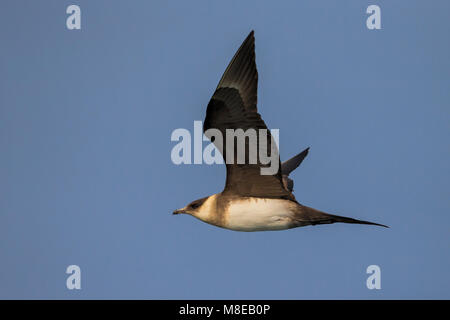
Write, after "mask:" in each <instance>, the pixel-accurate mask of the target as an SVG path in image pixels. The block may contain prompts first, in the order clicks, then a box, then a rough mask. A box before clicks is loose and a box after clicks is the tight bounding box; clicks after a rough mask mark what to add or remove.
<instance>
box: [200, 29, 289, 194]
mask: <svg viewBox="0 0 450 320" xmlns="http://www.w3.org/2000/svg"><path fill="white" fill-rule="evenodd" d="M257 86H258V72H257V70H256V63H255V37H254V32H253V31H252V32H250V34H249V35H248V37H247V38H246V39H245V41H244V42H243V43H242V45H241V47H240V48H239V50H238V51H237V52H236V54H235V55H234V57H233V59H232V60H231V62H230V64H229V65H228V67H227V69H226V70H225V73H224V74H223V76H222V79H221V80H220V82H219V85H218V86H217V88H216V91H215V92H214V95H213V96H212V98H211V100H210V101H209V104H208V108H207V110H206V118H205V121H204V125H203V131H204V132H205V134H206V135H207V136H208V132H206V130H208V129H211V128H214V129H218V130H220V132H221V133H222V137H223V148H220V147H221V146H220V144H217V143H216V142H217V141H214V140H215V139H214V138H213V137H212V136H208V138H210V139H211V140H212V142H213V143H214V144H215V146H216V147H217V148H218V149H219V150H221V152H222V156H223V157H224V160H225V158H226V157H225V156H224V155H226V154H227V144H226V138H225V137H226V135H225V134H226V132H225V130H226V129H243V130H244V131H246V130H247V129H250V128H253V129H255V130H256V132H257V139H258V144H257V145H258V147H259V141H260V139H266V141H267V143H266V146H267V150H268V152H267V150H265V152H266V153H265V154H267V155H270V150H271V144H272V143H273V144H275V142H274V141H273V138H272V136H271V135H270V131H269V130H267V126H266V124H265V123H264V121H263V120H262V118H261V116H260V114H259V113H258V112H257V107H256V100H257ZM258 129H266V130H267V133H268V134H267V136H266V135H261V137H260V136H259V131H258ZM268 137H269V138H268ZM248 144H249V141H248V139H246V146H245V154H246V161H245V164H237V163H236V160H237V156H236V140H235V144H234V145H235V148H234V149H235V150H234V155H235V156H234V162H233V163H234V164H226V168H227V178H226V183H225V189H224V191H223V193H228V194H235V195H238V196H246V197H264V198H283V199H291V200H295V198H294V196H293V195H292V193H291V192H289V190H287V189H286V188H285V187H284V185H283V182H282V175H281V170H280V167H281V165H280V161H279V159H280V158H279V155H278V148H277V147H276V144H275V145H274V148H273V149H272V152H276V158H277V159H278V171H277V172H276V173H275V174H274V175H261V168H262V167H269V166H270V164H269V165H263V164H262V163H261V162H260V159H259V157H258V159H257V163H256V164H249V163H248V159H249V145H248ZM258 147H257V148H258ZM258 152H259V150H258ZM274 157H275V155H274Z"/></svg>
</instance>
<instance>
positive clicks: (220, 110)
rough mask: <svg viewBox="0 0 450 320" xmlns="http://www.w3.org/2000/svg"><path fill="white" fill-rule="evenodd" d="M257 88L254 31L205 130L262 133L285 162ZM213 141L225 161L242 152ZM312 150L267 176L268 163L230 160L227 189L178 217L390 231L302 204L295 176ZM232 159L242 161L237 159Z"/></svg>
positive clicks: (262, 227)
mask: <svg viewBox="0 0 450 320" xmlns="http://www.w3.org/2000/svg"><path fill="white" fill-rule="evenodd" d="M257 85H258V72H257V70H256V62H255V37H254V32H253V31H251V32H250V34H249V35H248V36H247V38H246V39H245V41H244V42H243V43H242V45H241V46H240V48H239V49H238V51H237V52H236V54H235V55H234V57H233V59H232V60H231V62H230V64H229V65H228V67H227V69H226V70H225V72H224V74H223V76H222V78H221V80H220V82H219V85H218V86H217V88H216V90H215V92H214V94H213V96H212V98H211V100H210V101H209V104H208V107H207V110H206V118H205V121H204V123H203V132H204V133H205V135H206V136H208V132H210V130H209V129H216V130H219V132H220V133H221V134H223V136H225V135H226V131H227V130H228V129H234V130H238V129H242V130H248V129H254V130H255V131H256V130H257V131H258V132H259V134H258V136H257V139H258V141H257V142H258V144H257V145H258V146H257V147H258V148H266V150H264V151H266V154H271V156H274V155H275V156H276V159H277V160H278V164H279V155H278V149H277V147H276V145H275V143H274V141H273V137H272V136H271V135H270V131H267V126H266V124H265V123H264V121H263V120H262V118H261V116H260V114H259V113H258V111H257V107H256V100H257ZM260 129H266V131H265V132H266V136H264V135H262V133H261V130H260ZM263 132H264V131H263ZM267 136H268V138H267ZM208 138H210V140H211V141H212V142H213V143H214V145H215V146H216V147H217V148H218V149H219V150H220V152H221V153H222V156H223V158H224V160H226V156H225V155H226V154H227V153H228V152H229V151H230V149H231V148H233V149H235V150H233V151H236V145H235V144H234V143H233V146H232V145H231V143H228V141H227V142H226V143H224V142H223V141H221V142H220V143H219V140H218V139H215V137H214V136H211V135H210V136H208ZM263 139H266V143H265V144H262V143H260V142H261V141H262V140H263ZM267 139H269V141H268V142H267ZM248 140H250V139H248ZM261 145H263V146H261ZM227 147H228V149H227ZM245 147H246V148H245V159H246V160H247V159H248V158H249V157H250V152H251V151H249V149H252V148H250V147H251V146H250V143H249V141H247V140H246V142H245ZM259 151H260V150H259ZM308 151H309V148H307V149H305V150H304V151H302V152H301V153H299V154H298V155H296V156H294V157H293V158H291V159H289V160H287V161H285V162H283V163H281V166H280V165H278V166H277V170H276V172H275V173H274V174H262V169H263V168H267V166H268V164H267V163H263V161H261V159H257V161H256V163H247V162H244V163H242V161H241V163H239V161H225V163H226V169H227V175H226V183H225V188H224V190H223V191H222V192H221V193H217V194H214V195H212V196H209V197H205V198H202V199H199V200H195V201H192V202H191V203H189V204H188V205H187V206H185V207H184V208H181V209H178V210H175V211H174V212H173V213H174V214H181V213H184V214H189V215H192V216H194V217H196V218H198V219H200V220H202V221H204V222H206V223H209V224H212V225H214V226H217V227H222V228H226V229H231V230H236V231H267V230H284V229H291V228H296V227H303V226H308V225H318V224H329V223H335V222H344V223H356V224H368V225H377V226H382V227H387V226H385V225H382V224H378V223H374V222H369V221H362V220H357V219H353V218H348V217H343V216H338V215H333V214H328V213H325V212H322V211H319V210H316V209H313V208H310V207H307V206H304V205H302V204H300V203H299V202H297V200H296V199H295V197H294V195H293V193H292V192H293V181H292V180H291V179H290V178H289V174H290V173H291V172H292V171H293V170H294V169H295V168H297V167H298V166H299V165H300V163H301V162H302V161H303V159H304V158H305V157H306V155H307V154H308ZM232 160H237V159H236V157H234V158H233V159H232Z"/></svg>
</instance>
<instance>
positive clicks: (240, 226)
mask: <svg viewBox="0 0 450 320" xmlns="http://www.w3.org/2000/svg"><path fill="white" fill-rule="evenodd" d="M227 209H228V210H227V215H226V222H225V226H224V227H225V228H228V229H232V230H238V231H262V230H283V229H288V228H290V221H291V216H292V205H291V204H290V202H289V201H288V200H281V199H264V198H245V199H243V200H237V201H232V202H231V203H230V205H229V206H228V208H227Z"/></svg>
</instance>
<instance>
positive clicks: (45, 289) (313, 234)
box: [0, 0, 450, 299]
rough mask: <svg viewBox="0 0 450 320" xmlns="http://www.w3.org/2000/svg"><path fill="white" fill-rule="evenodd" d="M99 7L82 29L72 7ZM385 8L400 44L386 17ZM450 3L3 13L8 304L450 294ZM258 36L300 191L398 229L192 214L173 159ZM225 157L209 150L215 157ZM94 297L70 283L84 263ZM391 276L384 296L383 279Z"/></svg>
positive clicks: (188, 181)
mask: <svg viewBox="0 0 450 320" xmlns="http://www.w3.org/2000/svg"><path fill="white" fill-rule="evenodd" d="M70 4H77V5H79V6H80V7H81V11H82V14H81V15H82V22H81V30H78V31H77V30H68V29H67V28H66V18H67V16H68V15H67V14H66V8H67V6H68V5H70ZM371 4H377V5H379V6H380V7H381V16H382V17H381V19H382V21H381V24H382V29H381V30H368V29H367V28H366V19H367V17H368V15H367V14H366V8H367V7H368V6H369V5H371ZM449 12H450V2H449V1H438V0H435V1H425V0H423V1H379V0H377V1H375V0H374V1H361V0H353V1H323V0H322V1H315V0H314V1H313V0H309V1H298V0H296V1H256V0H255V1H226V2H225V1H220V2H219V1H209V0H208V1H207V0H204V1H56V0H53V1H43V0H42V1H16V0H15V1H12V0H11V1H1V3H0V41H1V47H0V154H1V156H0V298H62V299H72V298H89V299H90V298H101V299H103V298H137V299H140V298H145V299H156V298H162V299H166V298H175V299H178V298H183V299H184V298H186V299H187V298H192V299H197V298H203V299H216V298H217V299H224V298H230V299H241V298H242V299H244V298H245V299H247V298H255V299H260V298H261V299H320V298H325V299H335V298H338V299H347V298H356V299H360V298H368V299H394V298H395V299H397V298H414V299H415V298H425V299H428V298H438V299H440V298H446V299H449V298H450V273H449V270H450V255H449V252H450V239H449V231H450V194H449V191H450V179H449V178H450V176H449V172H450V161H449V160H450V143H449V137H450V122H449V120H450V62H449V61H450V60H449V56H450V40H449V39H450V38H449V33H450V24H449V23H448V14H449ZM252 29H254V30H255V36H256V61H257V66H258V71H259V78H260V81H259V92H258V93H259V98H258V107H259V111H260V113H261V114H262V116H263V118H264V119H265V121H266V123H267V124H268V126H269V127H270V128H278V129H280V150H281V158H282V160H285V159H287V158H289V157H291V156H293V155H294V154H296V153H298V152H300V151H301V150H303V149H304V148H306V147H308V146H309V147H311V150H310V154H309V155H308V157H307V158H306V160H305V161H304V163H303V164H302V165H301V166H300V168H298V169H297V170H296V171H295V172H294V174H293V175H292V177H293V178H294V180H295V186H294V189H295V195H296V197H297V199H298V200H299V201H300V202H301V203H303V204H305V205H309V206H312V207H315V208H318V209H320V210H323V211H327V212H330V213H336V214H340V215H345V216H350V217H355V218H359V219H364V220H370V221H375V222H380V223H383V224H387V225H389V226H390V227H391V228H390V229H385V228H380V227H373V226H363V225H348V224H333V225H324V226H315V227H305V228H297V229H292V230H287V231H277V232H259V233H258V232H257V233H239V232H235V231H229V230H224V229H220V228H216V227H213V226H210V225H208V224H205V223H202V222H200V221H199V220H196V219H194V218H192V217H190V216H185V215H182V216H173V215H172V214H171V213H172V211H173V210H174V209H176V208H179V207H182V206H184V205H185V204H187V203H188V202H190V201H191V200H195V199H198V198H201V197H204V196H207V195H210V194H213V193H216V192H220V191H221V190H222V188H223V186H224V183H225V166H224V165H213V166H208V165H181V166H176V165H174V164H173V163H172V162H171V159H170V151H171V149H172V147H173V146H174V145H175V143H174V142H171V141H170V135H171V133H172V131H173V130H174V129H176V128H186V129H190V130H192V128H193V122H194V120H203V118H204V116H205V111H206V106H207V103H208V101H209V99H210V97H211V95H212V93H213V91H214V89H215V87H216V85H217V83H218V81H219V79H220V77H221V75H222V73H223V71H224V70H225V68H226V66H227V64H228V62H229V61H230V59H231V58H232V56H233V54H234V53H235V51H236V49H237V48H238V47H239V45H240V44H241V42H242V41H243V40H244V39H245V37H246V36H247V34H248V33H249V32H250V30H252ZM206 144H207V143H205V146H206ZM71 264H76V265H79V266H80V268H81V273H82V275H81V286H82V289H81V290H78V291H77V290H72V291H70V290H68V289H67V288H66V278H67V276H68V275H67V274H66V273H65V271H66V268H67V266H68V265H71ZM372 264H376V265H378V266H380V268H381V287H382V288H381V290H368V289H367V287H366V279H367V277H368V275H367V274H366V268H367V267H368V266H369V265H372Z"/></svg>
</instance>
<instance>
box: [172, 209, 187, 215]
mask: <svg viewBox="0 0 450 320" xmlns="http://www.w3.org/2000/svg"><path fill="white" fill-rule="evenodd" d="M180 213H184V210H183V209H178V210H175V211H174V212H173V214H180Z"/></svg>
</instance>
